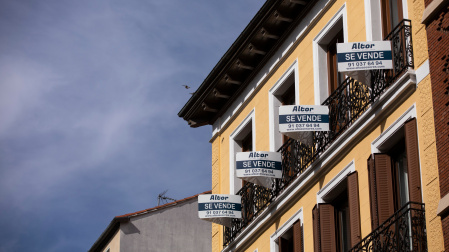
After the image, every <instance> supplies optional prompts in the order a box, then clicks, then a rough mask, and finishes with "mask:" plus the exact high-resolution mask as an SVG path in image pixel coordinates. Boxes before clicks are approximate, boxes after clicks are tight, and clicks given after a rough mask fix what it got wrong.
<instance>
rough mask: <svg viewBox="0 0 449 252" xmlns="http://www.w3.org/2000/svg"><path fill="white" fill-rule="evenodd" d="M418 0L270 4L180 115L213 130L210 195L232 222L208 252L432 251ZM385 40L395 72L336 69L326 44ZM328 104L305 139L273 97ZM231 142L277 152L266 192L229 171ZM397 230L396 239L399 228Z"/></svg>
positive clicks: (428, 101)
mask: <svg viewBox="0 0 449 252" xmlns="http://www.w3.org/2000/svg"><path fill="white" fill-rule="evenodd" d="M423 11H424V1H423V0H398V1H393V0H347V1H343V0H317V1H315V0H308V1H306V0H283V1H281V0H278V1H270V0H268V1H267V2H266V3H265V4H264V5H263V7H262V8H261V9H260V11H259V12H258V13H257V14H256V16H255V17H254V18H253V20H252V21H251V22H250V23H249V24H248V26H247V28H246V29H245V30H244V31H243V32H242V34H241V35H240V36H239V38H238V39H237V40H236V42H235V43H234V44H233V45H232V46H231V48H230V49H229V50H228V51H227V53H226V54H225V55H224V56H223V58H222V59H221V60H220V62H218V64H217V65H216V66H215V68H214V69H213V70H212V72H211V73H210V74H209V76H208V77H207V78H206V79H205V81H204V82H203V84H202V85H201V86H200V87H199V89H198V90H197V92H196V93H195V94H194V95H193V96H192V98H191V99H190V100H189V101H188V102H187V103H186V105H185V106H184V108H183V109H182V110H181V111H180V113H179V116H181V117H183V118H184V119H185V120H186V121H188V122H189V125H190V126H191V127H199V126H203V125H211V126H212V137H211V140H210V143H211V145H212V193H214V194H239V195H241V196H242V216H243V219H236V220H233V222H232V226H230V227H223V226H221V225H218V224H212V251H214V252H215V251H249V252H254V251H258V252H265V251H271V252H274V251H281V252H283V251H348V250H351V251H372V250H374V251H376V248H377V249H379V250H380V249H386V250H383V251H444V242H443V235H442V225H441V220H440V217H439V216H437V214H436V210H437V206H438V202H439V196H440V193H439V184H438V183H439V179H438V178H439V177H438V176H439V175H438V166H437V156H436V155H437V153H436V147H435V127H434V121H433V120H434V119H433V118H434V117H433V107H432V106H433V105H432V94H431V81H430V76H429V63H428V52H427V48H428V47H427V38H426V31H425V26H424V25H423V24H421V19H422V16H423ZM381 40H389V41H392V42H391V43H392V54H393V66H394V69H393V70H388V71H387V70H370V71H360V72H352V73H349V72H346V73H339V72H338V71H337V70H336V63H335V57H336V51H335V44H336V43H348V42H366V41H381ZM283 105H326V106H328V107H329V110H330V131H329V132H312V133H310V136H309V138H310V139H312V144H305V143H303V142H304V141H302V140H297V139H289V138H287V137H285V136H283V135H282V134H281V133H279V119H278V117H279V110H278V109H279V106H283ZM241 151H272V152H276V151H278V152H281V153H282V161H283V165H282V166H283V168H282V169H283V177H282V179H277V180H276V181H274V182H273V184H272V186H271V187H269V188H266V187H261V186H257V185H254V184H251V183H248V182H245V181H242V179H240V178H237V177H236V175H235V169H236V165H235V155H236V153H237V152H241ZM400 237H402V238H400Z"/></svg>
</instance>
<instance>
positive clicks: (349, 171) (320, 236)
mask: <svg viewBox="0 0 449 252" xmlns="http://www.w3.org/2000/svg"><path fill="white" fill-rule="evenodd" d="M358 190H359V189H358V174H357V171H354V163H353V162H351V164H350V165H348V166H347V167H346V168H345V169H343V170H342V172H340V174H339V175H337V177H336V178H335V179H334V180H333V181H331V182H329V184H327V185H326V186H324V187H323V189H322V190H321V191H320V192H319V193H318V204H317V205H315V207H314V209H313V210H312V217H313V239H314V249H315V250H314V251H333V252H340V251H341V252H343V251H348V250H349V249H351V248H352V247H353V246H354V245H355V244H357V243H358V242H359V241H360V240H361V227H360V208H359V191H358Z"/></svg>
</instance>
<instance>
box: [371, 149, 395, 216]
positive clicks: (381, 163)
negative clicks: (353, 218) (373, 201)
mask: <svg viewBox="0 0 449 252" xmlns="http://www.w3.org/2000/svg"><path fill="white" fill-rule="evenodd" d="M374 169H375V170H376V171H375V172H376V191H377V193H376V194H377V213H378V216H377V217H378V218H379V225H380V224H382V223H383V222H384V221H386V220H387V219H388V218H389V217H390V216H392V215H393V214H394V189H393V173H392V170H391V158H390V156H388V155H387V154H374Z"/></svg>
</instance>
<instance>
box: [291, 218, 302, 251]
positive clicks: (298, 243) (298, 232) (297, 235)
mask: <svg viewBox="0 0 449 252" xmlns="http://www.w3.org/2000/svg"><path fill="white" fill-rule="evenodd" d="M302 247H303V246H302V229H301V220H298V221H297V222H295V224H293V252H303V250H302Z"/></svg>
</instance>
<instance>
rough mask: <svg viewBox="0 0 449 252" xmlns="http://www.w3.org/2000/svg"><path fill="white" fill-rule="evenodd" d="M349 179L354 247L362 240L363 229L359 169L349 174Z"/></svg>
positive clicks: (352, 242)
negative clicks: (361, 224) (361, 223)
mask: <svg viewBox="0 0 449 252" xmlns="http://www.w3.org/2000/svg"><path fill="white" fill-rule="evenodd" d="M347 181H348V203H349V219H350V226H351V247H354V246H355V245H356V244H357V243H359V242H360V240H361V237H362V231H361V228H360V207H359V181H358V175H357V171H355V172H353V173H351V174H349V175H348V177H347Z"/></svg>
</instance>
